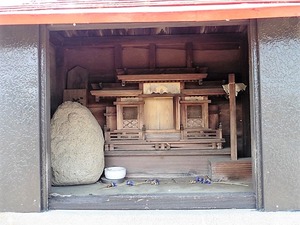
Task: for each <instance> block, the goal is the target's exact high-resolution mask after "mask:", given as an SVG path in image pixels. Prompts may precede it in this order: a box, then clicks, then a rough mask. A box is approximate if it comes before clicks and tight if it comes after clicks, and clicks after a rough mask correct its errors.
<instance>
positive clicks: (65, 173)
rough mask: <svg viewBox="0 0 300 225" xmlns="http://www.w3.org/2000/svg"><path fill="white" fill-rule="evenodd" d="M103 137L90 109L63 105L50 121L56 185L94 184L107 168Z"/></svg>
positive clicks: (66, 103) (53, 179)
mask: <svg viewBox="0 0 300 225" xmlns="http://www.w3.org/2000/svg"><path fill="white" fill-rule="evenodd" d="M103 146H104V138H103V133H102V130H101V127H100V126H99V124H98V122H97V120H96V119H95V117H94V116H93V115H92V113H91V112H90V111H89V109H88V108H86V107H85V106H82V105H81V104H79V103H76V102H64V103H63V104H61V105H60V106H59V107H58V109H57V110H56V112H55V114H54V115H53V117H52V119H51V169H52V184H53V185H76V184H91V183H95V182H96V181H97V180H98V179H99V178H100V176H101V174H102V172H103V169H104V152H103Z"/></svg>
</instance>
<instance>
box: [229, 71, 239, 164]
mask: <svg viewBox="0 0 300 225" xmlns="http://www.w3.org/2000/svg"><path fill="white" fill-rule="evenodd" d="M228 90H229V110H230V152H231V160H237V134H236V99H235V75H234V74H229V76H228Z"/></svg>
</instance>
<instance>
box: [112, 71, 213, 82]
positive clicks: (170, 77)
mask: <svg viewBox="0 0 300 225" xmlns="http://www.w3.org/2000/svg"><path fill="white" fill-rule="evenodd" d="M117 77H118V79H119V80H121V81H122V82H151V81H154V82H158V81H172V82H174V81H199V80H202V79H204V78H206V77H207V74H205V73H189V74H136V75H117Z"/></svg>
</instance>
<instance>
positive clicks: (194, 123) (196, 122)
mask: <svg viewBox="0 0 300 225" xmlns="http://www.w3.org/2000/svg"><path fill="white" fill-rule="evenodd" d="M186 125H187V128H196V127H203V121H202V119H200V118H192V119H187V123H186Z"/></svg>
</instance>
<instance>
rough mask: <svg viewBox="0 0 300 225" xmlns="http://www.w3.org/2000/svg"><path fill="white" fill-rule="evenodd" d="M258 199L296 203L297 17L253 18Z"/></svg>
mask: <svg viewBox="0 0 300 225" xmlns="http://www.w3.org/2000/svg"><path fill="white" fill-rule="evenodd" d="M257 38H258V47H259V52H258V54H259V55H258V59H259V66H258V74H259V79H260V94H261V134H262V137H261V138H262V139H261V140H262V167H263V168H262V169H263V202H264V208H265V209H266V210H295V209H298V210H299V209H300V179H299V178H300V176H299V174H300V166H299V162H300V145H299V140H300V133H299V132H300V122H299V121H300V98H299V95H300V89H299V84H300V17H298V18H285V19H283V18H278V19H262V20H258V27H257Z"/></svg>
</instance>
